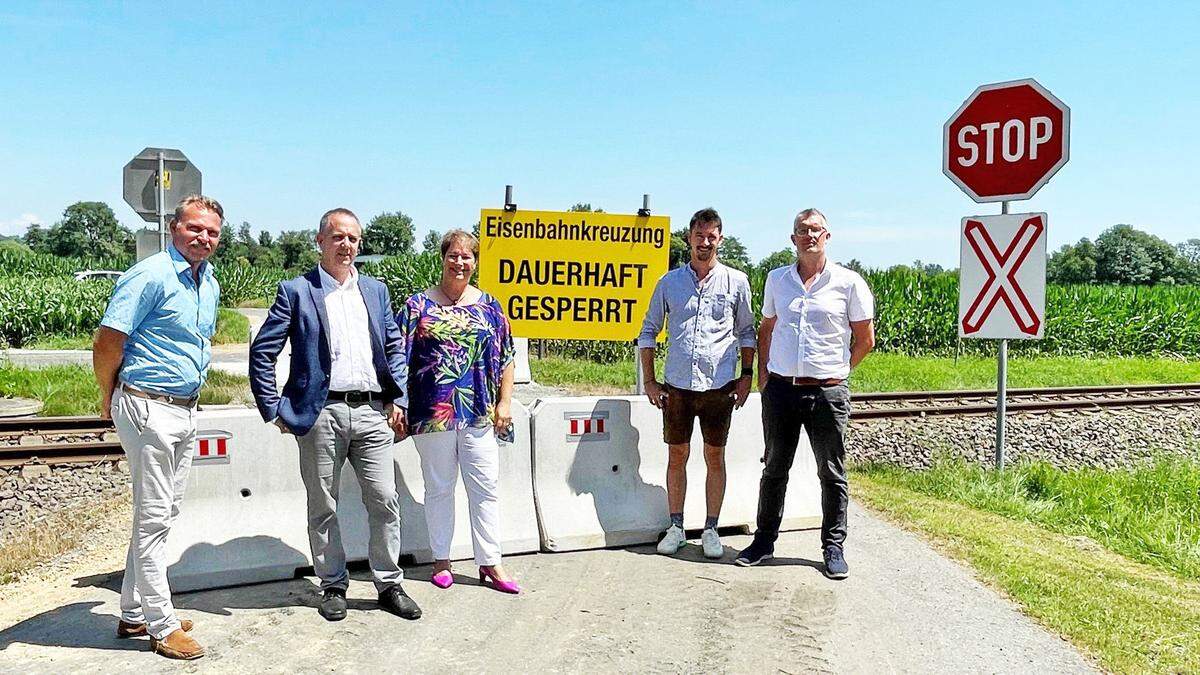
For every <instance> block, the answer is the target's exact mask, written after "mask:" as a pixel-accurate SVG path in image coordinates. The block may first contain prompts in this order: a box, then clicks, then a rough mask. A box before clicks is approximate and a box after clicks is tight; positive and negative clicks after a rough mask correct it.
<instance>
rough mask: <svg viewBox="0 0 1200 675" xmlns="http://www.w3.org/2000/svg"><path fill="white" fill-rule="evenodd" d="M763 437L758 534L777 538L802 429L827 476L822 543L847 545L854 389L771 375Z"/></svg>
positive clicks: (765, 393) (772, 539)
mask: <svg viewBox="0 0 1200 675" xmlns="http://www.w3.org/2000/svg"><path fill="white" fill-rule="evenodd" d="M762 416H763V437H764V439H765V440H766V446H767V447H766V454H765V455H764V464H765V466H764V467H763V474H762V481H761V482H760V483H759V487H758V531H757V532H756V533H755V535H754V536H755V539H758V540H761V541H764V542H767V543H774V542H775V540H776V539H777V538H778V537H779V525H780V523H781V522H782V521H783V500H784V497H785V496H786V495H787V484H788V471H790V470H791V468H792V460H794V459H795V458H796V446H797V445H798V444H799V443H800V429H801V427H803V428H804V430H805V431H807V432H808V440H809V442H810V443H811V444H812V449H813V455H814V456H815V457H816V460H817V477H818V478H820V479H821V513H822V518H821V547H822V548H824V547H825V546H829V545H830V544H833V545H836V546H838V547H841V545H842V542H844V541H845V540H846V508H847V505H848V504H849V502H850V491H849V488H848V485H847V483H846V448H845V445H844V444H843V435H844V433H845V431H846V421H847V420H849V419H850V389H849V387H847V386H846V385H845V384H838V385H833V386H829V387H824V386H819V385H804V386H796V385H793V384H791V383H790V382H788V381H786V380H782V379H779V378H775V377H771V378H770V379H769V380H768V381H767V386H766V388H764V389H763V391H762Z"/></svg>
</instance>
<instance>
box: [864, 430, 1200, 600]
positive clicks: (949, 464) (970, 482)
mask: <svg viewBox="0 0 1200 675" xmlns="http://www.w3.org/2000/svg"><path fill="white" fill-rule="evenodd" d="M858 473H860V474H862V475H866V476H870V477H871V478H873V479H875V480H877V481H879V482H883V483H888V484H890V485H895V486H897V487H903V488H906V489H909V490H913V491H916V492H920V493H922V494H925V495H928V496H930V497H935V498H937V499H947V500H951V501H955V502H959V503H962V504H966V505H967V506H971V507H973V508H977V509H982V510H985V511H990V512H992V513H995V514H997V515H1001V516H1004V517H1007V518H1012V519H1015V520H1023V521H1029V522H1032V523H1036V524H1037V525H1039V526H1041V527H1045V528H1047V529H1050V530H1053V531H1055V532H1058V533H1061V534H1065V535H1072V536H1080V535H1081V536H1085V537H1088V538H1089V539H1092V540H1094V541H1096V542H1098V543H1099V544H1100V545H1102V546H1104V547H1105V548H1107V549H1109V550H1111V551H1114V552H1116V553H1120V554H1121V555H1124V556H1126V557H1128V558H1130V559H1132V560H1136V561H1138V562H1141V563H1145V564H1147V565H1151V566H1154V567H1158V568H1161V569H1162V570H1163V571H1166V572H1170V573H1173V574H1177V575H1180V576H1183V577H1187V578H1189V579H1193V580H1200V453H1197V454H1196V455H1195V456H1194V457H1192V458H1182V457H1164V458H1162V459H1160V460H1158V461H1157V462H1155V463H1153V464H1149V465H1145V466H1139V467H1136V468H1132V469H1124V470H1111V471H1110V470H1104V469H1099V468H1081V469H1073V470H1070V471H1064V470H1061V469H1057V468H1055V467H1053V466H1051V465H1049V464H1045V463H1034V464H1018V465H1016V466H1013V467H1010V468H1008V469H1006V470H1005V471H1002V472H996V471H993V470H991V469H985V468H982V467H980V466H978V465H973V464H968V463H966V462H962V461H957V460H943V461H939V462H936V463H935V464H934V466H933V467H932V468H930V469H928V470H926V471H909V470H906V469H900V468H896V467H894V466H888V465H876V466H866V467H861V468H859V470H858Z"/></svg>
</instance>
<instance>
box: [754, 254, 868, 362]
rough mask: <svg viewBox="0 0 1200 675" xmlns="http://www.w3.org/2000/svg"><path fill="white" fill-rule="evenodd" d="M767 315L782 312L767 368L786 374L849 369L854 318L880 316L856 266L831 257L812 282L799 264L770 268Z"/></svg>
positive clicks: (765, 295) (765, 294) (764, 309)
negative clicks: (807, 282) (850, 267)
mask: <svg viewBox="0 0 1200 675" xmlns="http://www.w3.org/2000/svg"><path fill="white" fill-rule="evenodd" d="M762 315H763V317H765V318H770V317H777V321H776V322H775V327H774V328H773V329H772V330H771V352H770V354H769V355H768V359H767V370H769V371H771V372H772V373H775V374H776V375H783V376H785V377H814V378H817V379H822V380H825V379H841V380H844V379H846V378H847V377H849V375H850V322H851V321H865V320H867V319H873V318H875V298H874V296H872V295H871V289H870V288H868V287H867V282H866V281H864V280H863V278H862V277H861V276H859V275H858V273H857V272H855V271H854V270H848V269H846V268H845V267H842V266H841V265H838V264H837V263H834V262H828V261H827V262H826V263H825V269H824V270H822V271H821V273H820V274H818V275H817V278H816V280H815V281H813V284H812V287H811V288H805V287H804V282H803V281H802V280H801V279H800V274H799V272H797V271H796V266H795V265H788V266H787V267H780V268H777V269H773V270H771V271H770V272H769V273H768V274H767V281H766V284H765V285H764V287H763V305H762Z"/></svg>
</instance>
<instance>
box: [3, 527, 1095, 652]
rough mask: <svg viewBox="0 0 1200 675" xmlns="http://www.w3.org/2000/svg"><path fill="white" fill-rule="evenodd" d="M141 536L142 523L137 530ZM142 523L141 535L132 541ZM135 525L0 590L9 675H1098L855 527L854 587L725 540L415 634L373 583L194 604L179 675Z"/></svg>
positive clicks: (631, 558) (936, 560)
mask: <svg viewBox="0 0 1200 675" xmlns="http://www.w3.org/2000/svg"><path fill="white" fill-rule="evenodd" d="M125 517H126V518H127V515H126V516H125ZM126 522H127V521H126ZM125 531H126V529H125V525H124V523H114V524H113V526H112V527H110V528H101V529H100V530H98V532H97V537H96V539H95V540H93V541H91V542H89V549H90V550H87V551H81V552H77V553H75V554H73V555H70V556H68V557H67V558H66V559H63V560H59V561H56V562H55V563H53V564H51V565H48V566H46V567H44V568H43V569H39V570H37V571H35V573H33V574H31V575H29V576H28V577H27V578H25V579H22V580H20V581H17V582H15V583H12V584H9V585H7V586H4V587H0V671H3V672H21V673H54V674H59V673H66V672H104V673H157V672H171V673H178V672H206V673H207V672H212V673H221V672H270V673H275V672H278V673H297V672H416V673H432V672H443V673H444V672H497V673H499V672H529V671H552V672H583V671H586V672H615V671H624V672H706V673H711V672H756V673H762V672H786V673H800V672H839V673H844V672H861V673H868V672H869V673H881V672H945V673H950V672H953V673H962V672H989V673H1004V672H1010V673H1016V672H1033V671H1040V672H1091V671H1092V670H1093V668H1092V666H1091V665H1090V664H1089V663H1088V661H1086V660H1085V659H1084V658H1083V657H1081V656H1080V655H1079V654H1078V653H1077V652H1076V651H1075V650H1074V649H1072V648H1071V647H1070V646H1069V645H1068V644H1067V643H1066V642H1064V641H1063V640H1061V639H1059V638H1058V637H1055V636H1052V635H1051V634H1049V633H1048V632H1046V631H1045V630H1044V629H1042V628H1040V627H1039V626H1037V625H1036V624H1035V623H1034V622H1033V621H1031V620H1030V619H1028V618H1027V617H1025V616H1023V615H1022V614H1021V613H1020V612H1019V611H1017V609H1016V608H1015V607H1014V606H1013V605H1012V604H1011V603H1010V602H1008V601H1006V600H1004V599H1002V598H1001V597H999V596H998V595H997V594H996V593H994V592H993V591H992V590H990V589H988V588H986V587H984V586H983V585H982V584H980V583H979V582H978V581H976V580H975V579H974V578H973V577H972V576H971V574H970V572H969V571H968V570H966V569H964V568H963V567H961V566H960V565H958V564H957V563H954V562H951V561H949V560H946V559H945V558H943V557H941V556H940V555H938V554H937V553H936V552H935V551H933V550H932V549H931V548H930V547H929V546H927V545H926V544H925V543H923V542H922V541H921V540H920V539H918V538H917V537H915V536H913V535H911V534H908V533H905V532H903V531H901V530H898V529H896V528H895V527H893V526H892V525H890V524H887V523H884V522H882V521H880V520H879V519H877V518H875V517H873V516H872V515H870V514H869V513H867V512H864V511H863V510H862V509H859V508H857V507H855V508H853V510H852V512H851V529H850V532H851V539H850V540H849V542H848V544H847V560H848V561H849V562H850V565H851V572H852V575H851V577H850V579H848V580H846V581H843V582H832V581H829V580H827V579H825V578H824V576H822V575H821V573H820V562H819V558H820V555H819V552H818V541H819V537H818V533H817V532H815V531H799V532H790V533H785V534H784V535H783V536H782V538H781V539H780V542H779V545H778V548H777V556H778V557H777V559H776V560H774V561H773V562H772V563H770V564H765V565H763V566H761V567H755V568H748V569H747V568H741V567H736V566H734V565H733V564H732V560H733V557H734V555H735V554H736V550H737V548H739V547H741V546H744V545H745V544H746V543H748V541H749V537H747V536H743V535H735V536H727V537H725V543H726V555H725V558H724V559H723V560H720V561H716V562H712V561H708V560H706V559H704V557H703V555H702V554H701V552H700V550H699V546H698V545H696V544H695V543H693V544H692V545H689V546H687V547H685V548H684V549H683V550H682V551H681V552H680V554H679V555H677V556H676V557H673V558H666V557H663V556H659V555H656V554H655V553H654V549H653V547H651V546H640V547H633V548H629V549H622V550H598V551H583V552H576V553H559V554H545V553H543V554H534V555H524V556H513V557H511V558H510V559H509V561H508V564H509V568H510V569H511V571H512V572H513V573H514V574H515V575H516V576H517V577H518V579H519V580H520V581H521V583H522V585H523V586H524V587H525V589H526V590H525V592H524V593H523V594H522V595H520V596H515V597H514V596H508V595H504V594H501V593H498V592H496V591H494V590H492V589H490V588H487V587H481V586H479V585H478V583H477V582H476V581H474V580H473V579H472V578H471V575H472V574H473V573H474V572H475V567H474V565H472V564H471V563H470V562H469V561H464V562H459V563H456V568H455V569H456V572H458V573H459V574H460V576H459V577H458V583H457V584H456V585H455V586H453V587H452V588H451V589H449V590H446V591H443V590H439V589H437V588H434V587H433V586H432V585H431V584H429V583H428V579H429V568H428V567H414V568H411V569H410V570H408V579H409V580H408V581H407V582H405V587H406V588H407V590H408V592H409V594H410V595H412V596H413V597H414V598H415V599H416V600H417V602H418V603H420V605H421V606H422V608H423V609H424V611H425V616H424V618H422V619H421V620H420V621H416V622H408V621H404V620H401V619H399V618H396V617H394V616H392V615H390V614H387V613H384V612H382V611H379V610H377V609H376V608H375V606H374V605H375V603H374V597H375V596H374V588H373V586H372V585H371V583H370V581H369V575H368V574H367V573H366V572H365V571H360V572H357V573H356V574H355V575H354V579H355V580H354V581H353V583H352V585H351V588H350V594H349V595H350V598H351V604H350V608H351V610H350V615H349V617H348V618H347V619H346V620H344V621H342V622H340V623H328V622H326V621H324V620H323V619H321V618H320V616H318V615H317V612H316V610H315V608H314V607H315V604H316V602H317V599H318V595H317V588H316V586H315V584H314V579H313V578H312V577H308V578H301V579H296V580H293V581H287V582H277V583H268V584H259V585H255V586H244V587H239V588H227V589H220V590H213V591H202V592H196V593H186V594H177V595H176V605H177V607H178V608H179V609H180V613H181V615H182V616H185V617H189V618H192V619H194V620H195V621H196V628H195V632H194V635H195V636H196V637H197V639H199V640H200V641H201V642H202V643H203V644H204V645H206V646H207V647H208V650H209V654H208V655H207V656H206V657H205V658H203V659H200V660H198V661H193V662H188V663H179V662H171V661H168V660H167V659H164V658H162V657H160V656H156V655H154V654H151V653H150V652H149V644H148V642H147V641H146V640H145V639H144V638H143V639H140V640H117V639H116V638H115V637H114V636H113V633H114V631H115V627H116V621H117V613H118V602H117V600H118V598H117V594H118V589H119V585H120V569H121V567H122V559H123V551H124V549H123V544H124V542H123V538H124V536H123V533H124V532H125Z"/></svg>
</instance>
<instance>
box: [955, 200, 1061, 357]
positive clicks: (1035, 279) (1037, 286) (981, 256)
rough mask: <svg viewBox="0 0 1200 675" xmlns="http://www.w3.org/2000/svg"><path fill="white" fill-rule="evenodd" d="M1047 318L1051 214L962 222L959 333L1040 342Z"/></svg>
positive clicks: (976, 218) (972, 218) (975, 219)
mask: <svg viewBox="0 0 1200 675" xmlns="http://www.w3.org/2000/svg"><path fill="white" fill-rule="evenodd" d="M1045 317H1046V214H1044V213H1014V214H1006V215H1000V216H973V217H970V218H963V220H962V243H961V250H960V257H959V293H958V334H959V336H960V337H969V338H1007V339H1025V340H1036V339H1038V338H1040V337H1042V334H1043V332H1044V330H1045V323H1046V320H1045Z"/></svg>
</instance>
